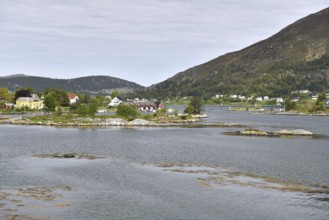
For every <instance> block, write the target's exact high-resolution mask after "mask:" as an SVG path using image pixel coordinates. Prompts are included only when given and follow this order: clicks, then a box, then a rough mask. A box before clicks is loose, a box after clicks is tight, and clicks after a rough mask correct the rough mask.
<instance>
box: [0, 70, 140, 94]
mask: <svg viewBox="0 0 329 220" xmlns="http://www.w3.org/2000/svg"><path fill="white" fill-rule="evenodd" d="M0 87H7V88H8V89H9V90H11V91H14V90H16V89H18V88H33V89H34V90H35V91H36V92H42V91H44V90H45V89H46V88H60V89H62V90H64V91H71V92H76V93H88V94H103V95H106V94H111V92H112V91H113V90H117V91H120V92H123V93H128V92H134V91H136V90H139V89H142V88H144V87H143V86H141V85H138V84H136V83H133V82H129V81H126V80H123V79H119V78H114V77H110V76H87V77H80V78H75V79H52V78H45V77H37V76H27V75H24V74H16V75H11V76H6V77H0Z"/></svg>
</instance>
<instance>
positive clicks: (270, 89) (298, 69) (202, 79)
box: [141, 8, 329, 97]
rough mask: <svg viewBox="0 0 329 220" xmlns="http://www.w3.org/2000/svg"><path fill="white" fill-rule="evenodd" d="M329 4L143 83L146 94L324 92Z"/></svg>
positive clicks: (328, 64) (327, 70) (327, 79)
mask: <svg viewBox="0 0 329 220" xmlns="http://www.w3.org/2000/svg"><path fill="white" fill-rule="evenodd" d="M328 36H329V8H326V9H324V10H322V11H320V12H318V13H315V14H311V15H309V16H307V17H305V18H303V19H300V20H298V21H297V22H295V23H293V24H291V25H289V26H287V27H286V28H284V29H282V30H281V31H280V32H278V33H277V34H275V35H273V36H272V37H270V38H268V39H266V40H263V41H260V42H258V43H256V44H253V45H251V46H249V47H247V48H245V49H242V50H240V51H236V52H232V53H228V54H225V55H223V56H220V57H218V58H216V59H213V60H211V61H209V62H207V63H204V64H201V65H198V66H195V67H192V68H190V69H188V70H186V71H183V72H180V73H178V74H176V75H175V76H173V77H171V78H169V79H167V80H165V81H164V82H161V83H158V84H155V85H153V86H151V87H149V88H146V89H145V90H144V91H143V92H142V94H141V95H143V96H145V97H149V96H150V97H152V96H156V97H174V96H181V97H182V96H204V97H210V96H212V95H214V94H216V93H217V94H220V93H239V94H251V93H254V94H258V95H270V96H280V95H285V94H288V93H289V92H291V91H293V90H299V89H309V90H311V91H323V90H325V89H328V85H329V37H328Z"/></svg>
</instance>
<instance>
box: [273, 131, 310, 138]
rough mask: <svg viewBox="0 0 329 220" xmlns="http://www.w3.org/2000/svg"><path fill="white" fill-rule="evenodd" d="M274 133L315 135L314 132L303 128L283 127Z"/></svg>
mask: <svg viewBox="0 0 329 220" xmlns="http://www.w3.org/2000/svg"><path fill="white" fill-rule="evenodd" d="M274 133H275V134H278V135H301V136H311V135H313V133H312V132H310V131H306V130H303V129H294V130H286V129H282V130H279V131H276V132H274Z"/></svg>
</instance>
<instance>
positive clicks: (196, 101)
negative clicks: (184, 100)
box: [184, 97, 203, 114]
mask: <svg viewBox="0 0 329 220" xmlns="http://www.w3.org/2000/svg"><path fill="white" fill-rule="evenodd" d="M202 111H203V105H202V102H201V99H200V98H199V97H193V98H192V99H191V101H190V104H189V105H188V106H187V107H186V109H185V111H184V112H185V113H188V114H201V112H202Z"/></svg>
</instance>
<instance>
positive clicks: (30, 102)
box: [16, 94, 43, 109]
mask: <svg viewBox="0 0 329 220" xmlns="http://www.w3.org/2000/svg"><path fill="white" fill-rule="evenodd" d="M25 107H27V108H29V109H42V108H43V101H42V100H40V98H39V97H38V96H37V95H35V94H33V95H32V97H19V98H18V99H17V100H16V108H25Z"/></svg>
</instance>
